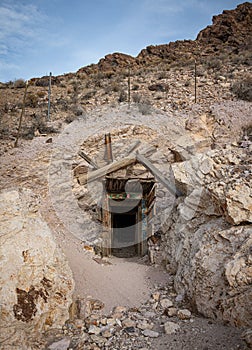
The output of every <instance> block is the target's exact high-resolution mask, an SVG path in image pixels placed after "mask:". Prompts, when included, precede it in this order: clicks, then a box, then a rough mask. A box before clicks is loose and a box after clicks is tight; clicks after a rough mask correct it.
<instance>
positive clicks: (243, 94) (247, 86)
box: [231, 76, 252, 102]
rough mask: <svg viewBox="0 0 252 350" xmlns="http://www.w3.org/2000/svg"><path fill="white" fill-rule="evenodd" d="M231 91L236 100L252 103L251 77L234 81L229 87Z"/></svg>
mask: <svg viewBox="0 0 252 350" xmlns="http://www.w3.org/2000/svg"><path fill="white" fill-rule="evenodd" d="M231 91H232V92H233V93H234V94H235V96H236V97H237V98H238V99H240V100H244V101H249V102H252V76H247V77H245V78H244V79H242V80H239V81H236V82H235V83H234V84H233V85H232V86H231Z"/></svg>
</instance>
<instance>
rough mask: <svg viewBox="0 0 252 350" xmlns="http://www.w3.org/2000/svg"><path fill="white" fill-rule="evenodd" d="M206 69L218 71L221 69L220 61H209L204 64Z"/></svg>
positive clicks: (216, 59)
mask: <svg viewBox="0 0 252 350" xmlns="http://www.w3.org/2000/svg"><path fill="white" fill-rule="evenodd" d="M206 65H207V67H208V68H212V69H220V68H221V67H222V61H221V60H220V59H218V58H213V59H210V60H209V61H207V62H206Z"/></svg>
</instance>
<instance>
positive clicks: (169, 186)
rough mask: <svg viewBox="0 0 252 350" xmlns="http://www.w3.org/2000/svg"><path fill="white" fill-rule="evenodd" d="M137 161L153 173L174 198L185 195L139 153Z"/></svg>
mask: <svg viewBox="0 0 252 350" xmlns="http://www.w3.org/2000/svg"><path fill="white" fill-rule="evenodd" d="M136 159H137V161H138V162H139V163H141V164H142V165H143V166H145V167H146V168H147V169H148V170H149V171H150V172H151V173H152V175H154V176H155V177H156V179H157V180H158V181H159V182H161V184H162V185H164V186H165V187H166V188H167V189H168V190H169V191H170V192H171V193H172V194H173V195H174V196H176V197H180V196H182V195H183V194H182V193H181V192H180V191H179V190H178V189H176V187H175V186H173V185H172V184H171V183H170V181H169V180H168V179H167V178H165V177H164V176H163V174H162V173H161V172H160V171H159V170H158V169H157V168H156V167H155V166H154V165H153V164H152V163H151V162H150V161H149V160H148V159H147V158H145V157H144V156H143V155H141V154H139V153H137V154H136Z"/></svg>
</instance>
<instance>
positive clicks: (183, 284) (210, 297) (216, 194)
mask: <svg viewBox="0 0 252 350" xmlns="http://www.w3.org/2000/svg"><path fill="white" fill-rule="evenodd" d="M250 157H251V156H250V152H249V150H248V149H243V148H238V147H229V148H227V149H223V150H213V151H209V152H207V153H206V154H198V155H196V156H194V157H192V158H191V159H190V160H187V161H185V162H181V163H176V164H174V165H173V166H172V167H173V171H174V176H175V180H176V183H177V186H178V187H179V188H180V189H181V191H183V192H184V193H185V198H184V200H181V199H180V202H179V203H178V205H177V209H176V210H175V212H174V216H173V219H172V220H170V222H168V223H167V225H168V227H167V236H166V239H167V240H166V244H165V245H166V247H165V249H166V252H167V255H166V259H167V263H168V264H167V267H168V269H169V270H170V271H171V272H173V273H174V274H175V287H176V289H177V292H179V293H181V294H183V295H185V296H187V298H188V299H189V300H191V302H192V304H193V305H194V306H195V308H196V309H197V311H199V312H200V313H202V314H203V315H205V316H207V317H211V318H217V319H220V320H225V321H228V322H231V323H232V324H234V325H236V326H246V327H251V326H252V318H251V307H252V305H251V300H252V288H251V284H252V256H251V246H252V245H251V243H252V240H251V239H252V238H251V237H252V226H251V225H250V224H251V223H252V192H251V188H252V173H251V158H250Z"/></svg>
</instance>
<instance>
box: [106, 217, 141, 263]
mask: <svg viewBox="0 0 252 350" xmlns="http://www.w3.org/2000/svg"><path fill="white" fill-rule="evenodd" d="M111 214H112V229H113V233H112V237H113V238H112V255H114V256H117V257H121V258H129V257H133V256H135V255H137V254H138V251H137V250H138V245H137V225H136V222H137V213H136V212H135V211H133V212H128V213H111Z"/></svg>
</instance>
